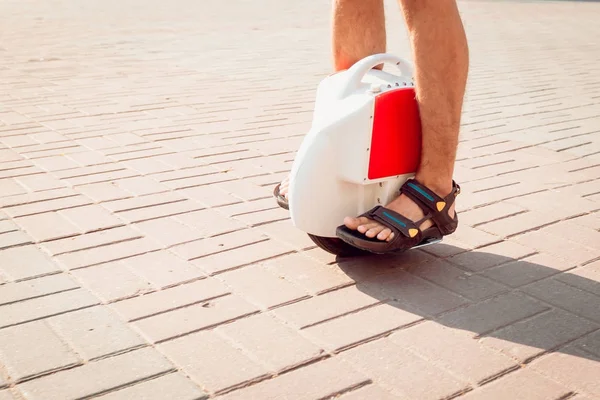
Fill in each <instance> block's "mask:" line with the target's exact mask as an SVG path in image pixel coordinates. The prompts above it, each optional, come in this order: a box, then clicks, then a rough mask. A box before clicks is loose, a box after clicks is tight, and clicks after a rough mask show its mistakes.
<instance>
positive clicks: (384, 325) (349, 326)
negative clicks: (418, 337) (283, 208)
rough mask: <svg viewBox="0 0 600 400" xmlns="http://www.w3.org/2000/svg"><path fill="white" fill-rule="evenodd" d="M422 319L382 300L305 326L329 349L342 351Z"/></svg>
mask: <svg viewBox="0 0 600 400" xmlns="http://www.w3.org/2000/svg"><path fill="white" fill-rule="evenodd" d="M420 319H422V317H420V316H419V315H415V314H412V313H410V312H408V311H405V310H403V309H401V308H399V307H397V306H394V305H391V304H381V305H377V306H375V307H370V308H367V309H365V310H361V311H358V312H356V313H352V314H348V315H346V316H342V317H339V318H336V319H333V320H331V321H327V322H323V323H322V324H318V325H314V326H312V327H309V328H306V329H304V330H303V332H304V334H306V335H307V336H308V337H310V338H312V339H313V340H314V341H315V342H316V343H319V344H322V345H323V346H325V348H326V349H327V350H335V351H339V350H341V349H344V348H347V347H349V346H352V345H356V344H359V343H361V342H364V341H366V340H368V339H371V338H373V337H377V336H379V335H383V334H385V333H387V332H391V331H393V330H395V329H397V328H400V327H402V326H405V325H409V324H411V323H414V322H416V321H419V320H420Z"/></svg>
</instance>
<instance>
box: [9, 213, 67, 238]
mask: <svg viewBox="0 0 600 400" xmlns="http://www.w3.org/2000/svg"><path fill="white" fill-rule="evenodd" d="M15 222H16V223H17V224H19V225H20V226H21V227H22V228H23V229H24V230H25V231H26V232H27V233H28V234H29V235H30V236H31V237H32V238H34V239H35V240H36V241H38V242H43V241H47V240H53V239H61V238H65V237H69V236H73V235H77V234H78V233H79V229H78V227H77V226H75V225H74V224H72V223H71V222H70V221H69V220H68V219H66V218H65V217H63V216H61V215H60V214H58V213H55V212H49V213H44V214H36V215H30V216H28V217H21V218H16V219H15Z"/></svg>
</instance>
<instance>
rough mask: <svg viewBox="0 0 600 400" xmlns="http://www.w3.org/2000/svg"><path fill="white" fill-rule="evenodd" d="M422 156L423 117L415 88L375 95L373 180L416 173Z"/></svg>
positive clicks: (372, 145) (371, 162)
mask: <svg viewBox="0 0 600 400" xmlns="http://www.w3.org/2000/svg"><path fill="white" fill-rule="evenodd" d="M420 159H421V118H420V115H419V106H418V104H417V100H416V99H415V91H414V89H412V88H411V89H404V88H403V89H398V90H392V91H389V92H385V93H382V94H380V95H378V96H376V97H375V111H374V116H373V132H372V136H371V156H370V160H369V173H368V177H369V179H380V178H387V177H390V176H396V175H403V174H410V173H414V172H415V171H416V170H417V167H418V165H419V162H420Z"/></svg>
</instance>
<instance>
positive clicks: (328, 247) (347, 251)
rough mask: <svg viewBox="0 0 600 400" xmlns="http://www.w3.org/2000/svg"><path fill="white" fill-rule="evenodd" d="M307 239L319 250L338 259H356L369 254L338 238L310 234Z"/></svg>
mask: <svg viewBox="0 0 600 400" xmlns="http://www.w3.org/2000/svg"><path fill="white" fill-rule="evenodd" d="M308 237H309V238H310V239H311V240H312V241H313V242H314V243H315V244H316V245H317V246H319V247H320V248H321V249H323V250H325V251H326V252H328V253H331V254H334V255H336V256H339V257H358V256H365V255H368V254H370V253H369V252H368V251H364V250H360V249H357V248H356V247H352V246H350V245H349V244H348V243H346V242H344V241H343V240H341V239H338V238H328V237H322V236H315V235H311V234H310V233H309V234H308Z"/></svg>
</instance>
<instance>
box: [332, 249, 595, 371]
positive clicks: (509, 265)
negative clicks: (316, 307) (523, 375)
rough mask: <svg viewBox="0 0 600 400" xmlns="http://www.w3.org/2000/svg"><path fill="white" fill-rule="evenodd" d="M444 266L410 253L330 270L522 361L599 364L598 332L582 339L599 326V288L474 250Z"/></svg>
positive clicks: (555, 270)
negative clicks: (548, 357) (553, 355)
mask: <svg viewBox="0 0 600 400" xmlns="http://www.w3.org/2000/svg"><path fill="white" fill-rule="evenodd" d="M435 246H437V247H438V248H441V247H445V248H444V249H441V250H442V251H443V252H444V253H446V251H448V253H446V254H449V253H452V254H455V253H457V252H459V251H460V250H459V249H457V248H455V247H453V246H449V245H444V244H438V245H435ZM456 250H458V251H456ZM533 259H535V256H534V257H533ZM451 260H452V263H451V262H448V261H445V260H441V259H438V258H434V257H432V256H430V255H429V254H427V253H426V252H424V251H422V250H414V251H412V252H407V253H405V254H403V255H398V256H393V257H392V256H379V257H378V256H373V257H370V256H367V257H363V258H357V259H340V260H338V262H337V264H338V266H339V267H340V268H341V269H342V271H344V272H345V273H346V274H347V275H348V276H349V277H351V278H352V279H354V280H355V281H356V285H357V288H358V289H359V290H360V291H362V292H363V293H365V294H367V295H369V296H371V297H373V298H375V299H377V300H379V301H381V302H385V303H387V304H390V305H393V306H394V307H396V308H398V309H401V310H403V311H407V312H410V313H413V314H416V315H419V316H421V317H423V318H424V319H425V320H430V321H434V322H437V323H438V324H440V325H442V326H446V327H449V328H453V329H459V330H462V331H468V332H470V333H472V335H471V336H472V337H474V338H476V339H481V342H482V343H483V344H485V345H486V346H489V347H492V348H495V349H497V350H500V351H502V352H504V353H505V354H507V355H510V356H512V357H514V358H516V359H518V360H519V361H521V362H523V363H525V362H529V361H531V360H533V359H535V358H537V357H539V356H540V355H542V354H545V353H548V352H553V351H558V352H561V353H568V354H571V355H574V356H576V357H583V358H587V359H590V360H594V361H600V331H598V332H596V333H594V334H592V335H588V334H589V333H592V332H594V331H597V330H598V329H599V327H600V282H598V281H595V280H591V279H588V278H585V277H582V276H579V275H575V274H574V273H569V272H565V273H563V271H561V270H560V268H561V267H560V262H557V261H556V260H552V262H545V263H547V264H549V265H553V266H554V265H555V264H556V265H558V267H557V268H551V267H548V266H544V265H539V264H536V263H533V262H531V261H526V260H516V259H512V258H508V257H505V256H502V255H498V254H491V253H485V252H481V251H472V252H463V253H461V254H459V255H457V256H455V257H454V258H453V259H451ZM545 260H548V259H545ZM455 264H458V265H459V266H460V267H457V266H456V265H455ZM589 267H590V268H594V266H592V265H589ZM585 268H586V267H584V269H585ZM595 268H597V267H595ZM428 324H429V325H428V326H429V327H428V328H427V329H422V332H423V333H424V334H425V335H427V334H429V333H430V332H429V331H433V332H435V331H436V329H437V328H440V325H436V324H434V323H428ZM410 329H415V327H413V328H410ZM428 330H429V331H428ZM438 334H439V332H438ZM412 337H413V338H414V337H415V336H414V335H413V336H412ZM438 337H439V336H438ZM434 338H435V336H434Z"/></svg>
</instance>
